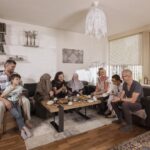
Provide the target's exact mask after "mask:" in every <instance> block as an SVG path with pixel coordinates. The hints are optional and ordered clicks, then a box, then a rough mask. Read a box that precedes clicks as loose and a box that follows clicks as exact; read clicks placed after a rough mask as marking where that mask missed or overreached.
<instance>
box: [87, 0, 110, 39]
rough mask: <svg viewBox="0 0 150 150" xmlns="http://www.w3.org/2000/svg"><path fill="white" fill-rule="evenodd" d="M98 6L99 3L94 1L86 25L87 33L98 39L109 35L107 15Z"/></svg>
mask: <svg viewBox="0 0 150 150" xmlns="http://www.w3.org/2000/svg"><path fill="white" fill-rule="evenodd" d="M98 6H99V1H97V0H96V1H94V2H93V4H92V6H91V8H90V10H89V12H88V14H87V16H86V24H85V33H86V34H87V35H90V36H93V37H96V38H100V37H102V36H106V34H107V20H106V15H105V13H104V11H103V10H102V9H100V8H99V7H98Z"/></svg>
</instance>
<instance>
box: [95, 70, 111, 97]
mask: <svg viewBox="0 0 150 150" xmlns="http://www.w3.org/2000/svg"><path fill="white" fill-rule="evenodd" d="M108 79H109V78H108V77H107V76H106V70H105V69H104V68H99V71H98V78H97V84H96V90H95V92H94V93H93V94H94V96H96V97H97V98H99V97H101V96H102V94H104V93H107V92H108V90H109V81H108Z"/></svg>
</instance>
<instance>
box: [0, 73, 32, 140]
mask: <svg viewBox="0 0 150 150" xmlns="http://www.w3.org/2000/svg"><path fill="white" fill-rule="evenodd" d="M10 81H11V84H10V85H9V86H7V87H6V89H5V90H4V91H3V93H2V95H1V98H6V99H7V100H9V101H10V102H11V104H12V106H11V108H10V109H9V111H10V113H11V114H12V116H13V117H14V118H15V119H16V122H17V125H18V127H19V130H20V131H21V137H22V138H23V139H24V140H25V139H27V138H29V137H31V132H30V131H29V129H28V128H27V127H26V126H25V124H24V119H23V117H22V112H21V106H20V103H21V94H22V90H23V87H22V86H21V85H20V82H21V76H20V75H19V74H13V75H12V76H11V77H10Z"/></svg>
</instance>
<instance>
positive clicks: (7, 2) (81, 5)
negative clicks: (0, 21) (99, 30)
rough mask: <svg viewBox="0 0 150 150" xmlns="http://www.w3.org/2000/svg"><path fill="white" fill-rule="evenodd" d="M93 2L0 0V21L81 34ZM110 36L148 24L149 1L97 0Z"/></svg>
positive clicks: (80, 0) (77, 0) (71, 0)
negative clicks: (18, 22) (0, 19)
mask: <svg viewBox="0 0 150 150" xmlns="http://www.w3.org/2000/svg"><path fill="white" fill-rule="evenodd" d="M92 1H93V0H0V18H4V19H10V20H14V21H20V22H25V23H30V24H36V25H42V26H46V27H52V28H57V29H63V30H69V31H74V32H84V24H85V16H86V13H87V11H88V8H89V7H90V6H91V3H92ZM100 4H101V7H102V8H103V10H104V11H105V13H106V15H107V20H108V31H109V35H112V34H116V33H120V32H125V31H128V30H132V29H135V28H138V27H141V26H144V25H148V24H150V0H100Z"/></svg>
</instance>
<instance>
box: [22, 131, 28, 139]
mask: <svg viewBox="0 0 150 150" xmlns="http://www.w3.org/2000/svg"><path fill="white" fill-rule="evenodd" d="M21 137H22V139H23V140H26V139H27V138H28V137H27V135H26V133H25V131H24V130H21Z"/></svg>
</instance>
